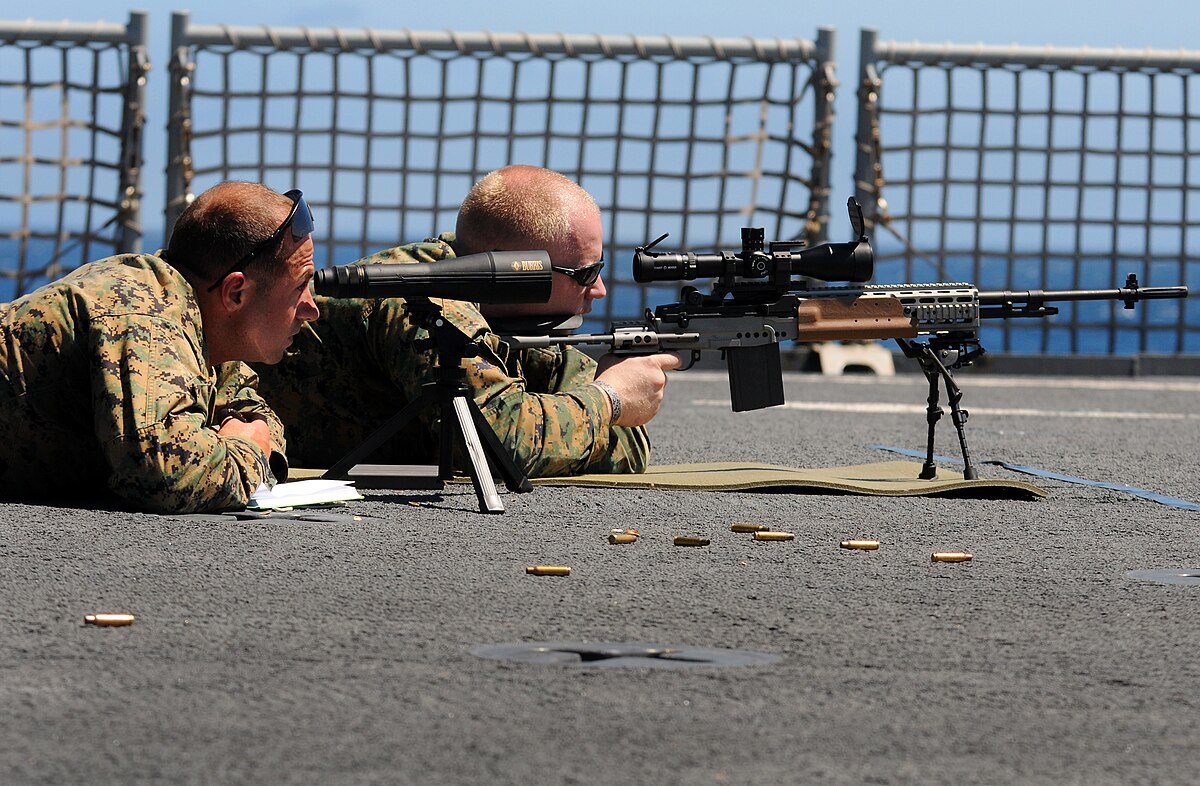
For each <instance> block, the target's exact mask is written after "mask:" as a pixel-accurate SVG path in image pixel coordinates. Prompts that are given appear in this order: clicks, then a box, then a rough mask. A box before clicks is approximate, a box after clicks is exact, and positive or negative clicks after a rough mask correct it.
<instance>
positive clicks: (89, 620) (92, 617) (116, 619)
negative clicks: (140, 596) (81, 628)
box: [83, 614, 136, 628]
mask: <svg viewBox="0 0 1200 786" xmlns="http://www.w3.org/2000/svg"><path fill="white" fill-rule="evenodd" d="M134 619H136V618H135V617H134V616H133V615H132V614H88V615H87V616H86V617H84V618H83V622H84V624H85V625H99V626H101V627H105V628H115V627H118V626H121V625H132V624H133V621H134Z"/></svg>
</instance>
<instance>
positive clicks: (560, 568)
mask: <svg viewBox="0 0 1200 786" xmlns="http://www.w3.org/2000/svg"><path fill="white" fill-rule="evenodd" d="M525 572H526V573H528V574H530V575H531V576H570V575H571V569H570V568H569V567H567V566H566V565H530V566H529V567H528V568H526V569H525Z"/></svg>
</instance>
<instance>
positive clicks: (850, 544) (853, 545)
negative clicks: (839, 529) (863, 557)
mask: <svg viewBox="0 0 1200 786" xmlns="http://www.w3.org/2000/svg"><path fill="white" fill-rule="evenodd" d="M841 546H842V548H844V549H861V550H863V551H874V550H875V549H877V548H879V541H877V540H843V541H842V543H841Z"/></svg>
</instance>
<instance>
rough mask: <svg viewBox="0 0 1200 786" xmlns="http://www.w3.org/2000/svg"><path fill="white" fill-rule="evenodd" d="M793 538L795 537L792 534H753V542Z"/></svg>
mask: <svg viewBox="0 0 1200 786" xmlns="http://www.w3.org/2000/svg"><path fill="white" fill-rule="evenodd" d="M794 537H796V535H795V534H794V533H792V532H771V531H769V530H768V531H764V532H755V533H754V539H755V540H791V539H792V538H794Z"/></svg>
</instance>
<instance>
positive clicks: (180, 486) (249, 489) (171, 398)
mask: <svg viewBox="0 0 1200 786" xmlns="http://www.w3.org/2000/svg"><path fill="white" fill-rule="evenodd" d="M90 340H91V342H92V347H91V351H92V356H93V357H94V358H96V359H97V362H95V363H94V364H93V377H92V395H93V399H94V406H93V416H94V418H95V423H94V428H95V433H96V436H97V438H98V440H99V442H100V445H101V446H102V448H103V450H104V451H105V454H106V456H107V459H108V463H109V466H110V467H111V470H112V474H111V475H110V477H109V488H110V489H112V491H113V492H114V493H116V494H117V495H118V496H119V497H121V498H123V499H127V500H130V501H131V502H133V503H134V504H136V505H137V506H138V507H140V508H143V509H146V510H151V511H156V512H164V513H166V512H172V513H185V512H194V511H206V510H224V509H237V508H242V507H245V505H246V502H247V501H248V500H249V499H250V496H251V494H253V492H254V490H255V489H256V488H257V487H258V485H259V484H260V483H262V482H263V481H265V480H268V479H269V478H270V477H271V475H270V467H269V465H268V459H267V456H265V455H263V453H262V451H261V450H259V448H258V446H257V445H255V444H254V443H253V442H251V441H250V440H248V439H243V438H240V437H222V436H220V435H218V434H217V431H216V428H215V427H214V425H213V424H212V422H211V417H212V414H213V413H212V406H213V404H214V403H215V393H216V391H215V389H214V382H213V378H212V377H211V376H210V375H209V373H208V371H207V369H205V368H204V367H203V366H202V361H201V360H200V359H199V358H198V357H197V354H196V350H195V347H194V345H193V342H192V341H189V340H188V337H187V336H186V335H185V334H184V333H183V331H182V330H181V329H180V328H179V326H178V325H175V324H172V323H171V322H170V321H169V320H167V319H163V318H146V317H144V316H142V317H137V318H136V319H130V318H121V317H108V318H104V319H100V320H97V321H96V322H95V323H94V326H93V330H92V333H91V339H90Z"/></svg>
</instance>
